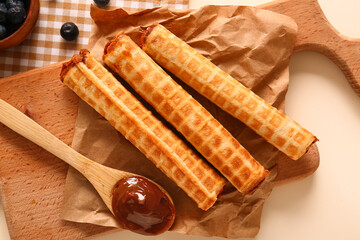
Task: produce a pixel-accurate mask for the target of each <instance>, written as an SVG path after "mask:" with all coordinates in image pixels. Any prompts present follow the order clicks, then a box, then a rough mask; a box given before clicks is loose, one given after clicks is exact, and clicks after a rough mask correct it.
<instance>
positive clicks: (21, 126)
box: [0, 99, 175, 235]
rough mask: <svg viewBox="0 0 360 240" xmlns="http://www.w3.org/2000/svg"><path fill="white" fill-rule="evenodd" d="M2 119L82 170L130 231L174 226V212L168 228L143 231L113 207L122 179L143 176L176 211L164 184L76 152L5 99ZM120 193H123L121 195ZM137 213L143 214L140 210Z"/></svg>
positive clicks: (1, 106)
mask: <svg viewBox="0 0 360 240" xmlns="http://www.w3.org/2000/svg"><path fill="white" fill-rule="evenodd" d="M0 122H1V123H3V124H4V125H6V126H7V127H9V128H10V129H12V130H14V131H15V132H17V133H18V134H20V135H22V136H23V137H25V138H27V139H29V140H30V141H32V142H34V143H36V144H37V145H39V146H40V147H42V148H44V149H45V150H47V151H49V152H50V153H52V154H54V155H55V156H57V157H58V158H60V159H62V160H63V161H65V162H66V163H68V164H69V165H70V166H72V167H73V168H75V169H76V170H78V171H79V172H80V173H82V174H83V175H84V176H85V177H86V178H87V179H88V180H89V182H90V183H91V184H92V185H93V186H94V187H95V189H96V191H97V192H98V193H99V195H100V197H101V198H102V199H103V201H104V203H105V204H106V206H107V207H108V208H109V210H110V211H111V213H112V214H114V212H115V214H114V215H115V216H116V217H117V219H118V220H119V221H120V222H121V223H122V224H123V225H124V226H127V227H128V228H129V230H131V231H134V232H137V233H142V234H146V235H150V234H159V233H162V232H164V231H166V230H167V229H169V228H170V227H171V225H172V223H173V221H174V218H175V214H174V212H173V214H172V215H171V216H170V219H169V217H168V219H167V221H168V223H167V225H164V226H165V228H166V229H159V228H158V226H157V227H156V229H155V230H154V231H157V232H155V233H152V232H144V231H143V230H144V229H140V230H139V229H136V228H137V227H139V226H137V227H136V226H135V227H134V228H132V227H131V226H134V224H133V223H131V224H130V225H129V224H127V223H125V222H123V221H121V219H119V217H118V216H117V214H116V210H115V211H114V210H113V207H112V206H113V205H112V204H113V202H112V200H113V199H112V198H113V191H114V189H115V187H116V185H117V183H118V182H119V180H121V179H124V178H126V177H139V178H141V179H143V180H145V181H146V180H147V181H149V182H150V183H153V184H155V185H152V184H151V186H155V188H156V186H157V187H158V188H159V189H160V190H161V192H162V193H164V194H165V195H166V197H167V198H168V200H169V201H168V205H169V208H171V209H172V211H174V206H173V201H172V199H171V197H170V195H169V194H168V193H167V192H166V191H165V190H164V189H163V188H162V187H161V186H160V185H158V184H156V183H155V182H153V181H152V180H150V179H148V178H145V177H142V176H140V175H137V174H134V173H129V172H124V171H120V170H117V169H113V168H109V167H106V166H104V165H101V164H99V163H97V162H94V161H92V160H90V159H88V158H86V157H85V156H83V155H81V154H80V153H78V152H76V151H75V150H74V149H72V148H71V147H69V146H68V145H66V144H65V143H63V142H62V141H60V140H59V139H58V138H56V137H55V136H54V135H52V134H51V133H49V132H48V131H47V130H45V129H44V128H43V127H41V126H40V125H39V124H37V123H36V122H35V121H33V120H32V119H30V118H29V117H27V116H26V115H25V114H23V113H22V112H20V111H19V110H17V109H16V108H14V107H13V106H11V105H10V104H8V103H6V102H5V101H3V100H1V99H0ZM153 188H154V187H153ZM142 190H143V189H142ZM142 190H141V191H142ZM150 190H151V189H150ZM153 190H156V191H157V189H153ZM146 194H148V195H151V194H149V193H148V192H147V193H144V197H146V196H147V195H146ZM117 195H119V194H117ZM120 196H122V195H121V194H120ZM150 197H152V196H150ZM116 201H119V199H117V200H116ZM162 207H163V206H162ZM136 214H138V215H139V213H136ZM157 214H158V213H157ZM164 221H165V220H164ZM147 224H148V223H147ZM158 225H159V224H158ZM129 226H130V227H129ZM140 228H141V226H140Z"/></svg>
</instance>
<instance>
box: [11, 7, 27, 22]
mask: <svg viewBox="0 0 360 240" xmlns="http://www.w3.org/2000/svg"><path fill="white" fill-rule="evenodd" d="M25 18H26V12H25V8H23V7H19V6H17V7H12V8H9V9H8V12H7V19H8V20H9V21H10V22H11V23H13V24H18V23H22V22H23V21H24V20H25Z"/></svg>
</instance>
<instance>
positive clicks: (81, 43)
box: [0, 0, 189, 78]
mask: <svg viewBox="0 0 360 240" xmlns="http://www.w3.org/2000/svg"><path fill="white" fill-rule="evenodd" d="M93 3H94V2H93V0H42V1H40V15H39V18H38V21H37V23H36V26H35V28H34V30H33V32H32V33H31V34H30V35H29V36H28V37H27V39H26V40H25V41H24V42H22V43H21V44H20V45H18V46H16V47H13V48H9V49H6V50H0V78H3V77H7V76H11V75H14V74H17V73H20V72H25V71H28V70H30V69H34V68H39V67H43V66H46V65H49V64H51V63H55V62H59V61H63V60H65V59H68V58H69V57H71V56H72V55H73V54H74V53H75V52H76V51H78V50H79V49H81V48H84V47H85V46H86V45H87V43H88V37H89V34H90V31H91V25H92V23H93V21H92V19H91V18H90V5H91V4H93ZM188 4H189V0H133V1H131V0H128V1H124V0H110V3H109V6H107V7H106V9H112V8H126V9H129V10H140V9H148V8H154V7H158V6H168V7H170V8H174V9H186V8H188ZM65 22H74V23H75V24H76V25H77V26H78V28H79V32H80V33H79V37H78V38H77V40H76V41H70V42H68V41H65V40H64V39H62V37H61V36H60V28H61V26H62V24H63V23H65Z"/></svg>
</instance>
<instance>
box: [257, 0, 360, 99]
mask: <svg viewBox="0 0 360 240" xmlns="http://www.w3.org/2000/svg"><path fill="white" fill-rule="evenodd" d="M259 7H261V8H264V9H268V10H271V11H275V12H278V13H282V14H285V15H288V16H289V17H292V18H293V19H294V20H295V21H296V23H297V25H298V35H297V39H296V42H295V51H303V50H311V51H316V52H319V53H322V54H324V55H325V56H327V57H328V58H330V59H331V60H332V61H333V62H334V63H335V64H336V65H337V66H338V67H339V68H340V69H341V70H342V71H343V73H344V74H345V76H346V78H347V80H348V81H349V83H350V85H351V87H352V88H353V89H354V91H355V92H356V94H357V95H358V96H360V71H359V70H360V55H359V54H356V53H358V52H359V49H360V39H353V38H349V37H346V36H344V35H342V34H341V33H339V32H338V31H337V30H336V29H335V28H334V27H333V26H332V25H331V24H330V22H329V21H328V20H327V19H326V17H325V15H324V13H323V11H322V10H321V7H320V5H319V3H318V2H317V0H278V1H274V2H270V3H266V4H264V5H261V6H259Z"/></svg>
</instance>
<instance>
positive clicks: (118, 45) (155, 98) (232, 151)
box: [103, 32, 269, 194]
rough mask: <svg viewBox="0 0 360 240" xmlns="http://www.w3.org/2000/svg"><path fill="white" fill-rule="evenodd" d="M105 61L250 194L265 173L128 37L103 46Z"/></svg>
mask: <svg viewBox="0 0 360 240" xmlns="http://www.w3.org/2000/svg"><path fill="white" fill-rule="evenodd" d="M103 59H104V62H105V63H106V64H107V65H108V66H109V67H110V68H111V69H112V70H113V71H115V72H117V73H118V74H119V75H120V76H121V77H122V78H123V79H124V80H125V81H127V82H128V83H129V84H130V85H131V86H132V88H133V89H134V90H135V91H136V92H138V93H139V94H140V95H141V96H142V97H143V98H144V99H145V100H146V101H147V102H148V103H150V104H151V105H152V106H153V107H154V108H155V110H156V111H157V112H159V113H160V114H161V115H162V116H163V117H164V118H165V119H166V120H167V121H168V122H170V123H171V124H172V125H173V126H174V127H175V128H176V129H177V130H178V131H179V132H180V133H182V134H183V135H184V137H185V138H186V139H187V140H188V141H189V142H190V143H191V144H192V145H193V146H194V147H195V148H196V149H197V150H198V151H199V153H200V154H202V155H203V156H204V157H205V158H206V159H207V160H208V161H209V162H210V163H211V164H212V165H213V166H214V167H215V168H217V169H218V170H219V171H220V172H221V173H222V174H223V175H224V177H226V178H227V179H228V180H229V181H230V182H231V183H232V184H233V185H234V186H235V187H236V188H237V189H238V190H239V191H240V192H241V193H243V194H246V193H248V192H250V191H251V190H252V189H254V188H255V187H256V186H257V185H258V184H259V183H260V182H261V181H262V180H263V179H264V178H265V177H266V176H267V175H268V174H269V171H267V170H266V169H264V167H263V166H261V165H260V163H258V162H257V161H256V160H255V159H254V158H253V157H252V156H251V155H250V153H249V152H248V151H247V150H246V149H245V148H244V147H243V146H241V145H240V143H239V142H238V141H237V140H236V139H235V138H234V137H233V136H232V135H231V134H230V133H229V132H228V131H227V130H226V129H225V128H224V127H223V126H222V125H221V124H220V123H219V122H218V121H217V120H216V119H215V118H214V117H213V116H212V115H211V114H210V113H209V112H208V111H207V110H206V109H205V108H204V107H203V106H201V104H200V103H199V102H197V101H196V100H195V99H194V98H193V97H192V96H191V95H190V94H189V93H187V92H186V91H185V90H184V89H183V88H182V87H181V86H180V85H178V84H177V83H176V82H175V81H174V80H173V79H171V77H170V76H169V75H167V74H166V73H165V72H164V71H163V70H162V69H161V68H160V67H159V66H158V65H157V64H156V63H155V62H154V61H153V60H152V59H151V58H150V57H149V56H148V55H147V54H146V53H145V52H144V51H143V50H141V48H140V47H139V46H138V45H136V43H135V42H133V41H132V40H131V39H130V37H129V36H126V35H125V34H124V33H123V32H120V33H119V34H117V35H116V36H115V37H114V38H113V39H112V40H111V41H110V42H109V43H108V44H107V45H106V47H105V50H104V56H103Z"/></svg>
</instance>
